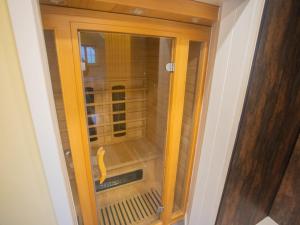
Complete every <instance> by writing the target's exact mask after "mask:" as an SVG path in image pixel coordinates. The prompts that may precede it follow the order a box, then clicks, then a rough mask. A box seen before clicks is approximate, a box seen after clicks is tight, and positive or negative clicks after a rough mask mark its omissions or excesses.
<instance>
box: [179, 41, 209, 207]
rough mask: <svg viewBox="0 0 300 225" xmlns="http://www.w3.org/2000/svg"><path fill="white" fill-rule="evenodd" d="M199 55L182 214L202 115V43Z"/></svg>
mask: <svg viewBox="0 0 300 225" xmlns="http://www.w3.org/2000/svg"><path fill="white" fill-rule="evenodd" d="M200 51H201V53H200V58H199V63H198V69H199V70H198V80H197V89H196V90H197V91H196V99H195V102H194V104H195V108H194V109H195V110H194V113H193V117H194V119H193V123H194V126H193V131H192V138H191V146H190V155H189V158H188V168H187V172H186V173H187V176H186V182H185V188H184V190H185V191H184V200H183V202H184V205H183V209H182V211H183V212H186V208H187V203H188V197H189V192H190V185H191V179H192V173H193V167H194V161H195V160H194V159H195V153H196V145H197V137H198V131H199V125H200V124H199V122H200V117H201V113H202V102H203V95H204V87H205V78H206V67H207V58H208V44H207V43H202V46H201V50H200Z"/></svg>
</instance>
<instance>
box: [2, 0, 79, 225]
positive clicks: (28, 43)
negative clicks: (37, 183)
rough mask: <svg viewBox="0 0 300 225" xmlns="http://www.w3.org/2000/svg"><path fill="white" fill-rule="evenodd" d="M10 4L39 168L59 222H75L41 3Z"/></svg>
mask: <svg viewBox="0 0 300 225" xmlns="http://www.w3.org/2000/svg"><path fill="white" fill-rule="evenodd" d="M1 1H3V0H1ZM7 4H8V9H9V14H10V18H11V22H12V28H13V34H14V38H15V41H16V46H17V52H18V57H19V61H20V68H21V72H22V79H23V81H24V86H25V91H26V93H24V97H27V101H28V105H29V109H30V116H31V119H32V122H33V127H34V132H35V137H36V141H37V144H38V149H39V156H40V157H41V160H42V165H43V168H40V171H37V172H43V173H44V174H45V176H46V180H47V186H48V190H49V193H50V196H51V200H52V204H53V209H54V213H55V217H56V220H57V224H58V225H75V224H77V220H76V213H75V207H74V203H73V200H72V195H71V188H70V184H69V181H68V177H67V171H66V165H65V162H64V156H63V151H62V145H61V140H60V135H59V130H58V122H57V118H56V112H55V105H54V99H53V93H52V88H51V81H50V73H49V68H48V63H47V55H46V49H45V42H44V37H43V29H42V24H41V17H40V12H39V3H38V0H22V1H20V0H8V1H7ZM42 169H43V170H42ZM29 202H30V201H29ZM17 215H18V213H16V214H15V216H17ZM45 220H47V218H46V217H45ZM19 224H22V223H19ZM23 224H26V223H23ZM27 224H30V223H27ZM40 224H43V223H40ZM45 224H46V223H45Z"/></svg>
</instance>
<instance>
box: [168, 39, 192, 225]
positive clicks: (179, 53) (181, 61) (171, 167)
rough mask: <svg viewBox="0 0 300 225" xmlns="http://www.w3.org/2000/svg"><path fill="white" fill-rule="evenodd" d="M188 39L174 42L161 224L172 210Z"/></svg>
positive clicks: (169, 216)
mask: <svg viewBox="0 0 300 225" xmlns="http://www.w3.org/2000/svg"><path fill="white" fill-rule="evenodd" d="M188 47H189V40H187V39H181V38H178V39H177V40H176V44H175V54H174V59H175V65H176V70H175V73H174V74H172V78H171V90H170V101H169V108H168V109H169V110H168V128H167V136H166V139H167V140H166V149H165V154H166V155H165V158H166V159H168V160H166V166H165V170H164V177H165V181H164V182H165V183H164V189H163V190H164V194H163V204H164V206H165V209H164V212H163V215H162V221H163V224H170V218H171V215H172V211H173V202H174V191H175V183H176V173H177V162H178V155H179V144H180V136H181V125H182V116H183V105H184V93H185V81H186V71H187V58H188Z"/></svg>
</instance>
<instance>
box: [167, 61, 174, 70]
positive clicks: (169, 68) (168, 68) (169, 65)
mask: <svg viewBox="0 0 300 225" xmlns="http://www.w3.org/2000/svg"><path fill="white" fill-rule="evenodd" d="M166 71H168V72H174V71H175V63H172V62H170V63H167V64H166Z"/></svg>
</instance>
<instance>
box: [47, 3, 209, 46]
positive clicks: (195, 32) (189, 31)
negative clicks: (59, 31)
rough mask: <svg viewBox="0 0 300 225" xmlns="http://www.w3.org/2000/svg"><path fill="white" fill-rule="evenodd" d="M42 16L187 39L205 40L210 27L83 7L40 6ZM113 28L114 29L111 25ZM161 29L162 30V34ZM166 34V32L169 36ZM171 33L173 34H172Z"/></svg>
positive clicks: (57, 20) (57, 21)
mask: <svg viewBox="0 0 300 225" xmlns="http://www.w3.org/2000/svg"><path fill="white" fill-rule="evenodd" d="M41 12H42V17H43V20H44V21H49V22H50V21H51V23H52V24H53V26H55V24H57V25H58V26H59V23H60V21H62V20H67V21H69V22H73V23H78V24H80V23H83V24H91V26H92V24H98V25H99V24H101V26H102V29H104V30H106V29H109V28H110V30H111V31H114V30H115V31H119V32H126V31H127V32H131V33H136V34H140V33H144V32H145V31H146V30H148V32H146V33H144V34H146V35H159V36H162V35H164V34H166V36H170V37H172V36H174V35H175V36H178V37H182V38H188V39H196V40H201V41H204V42H208V41H209V39H210V30H211V28H210V27H207V26H202V25H194V24H187V23H180V22H174V21H167V20H161V19H157V18H145V17H139V18H138V19H137V17H136V16H131V15H123V14H115V13H107V12H98V11H91V10H84V9H71V8H62V7H54V6H42V7H41ZM112 27H114V29H113V28H112ZM118 29H122V30H118ZM161 32H162V33H161ZM168 33H169V35H168ZM171 33H172V34H171Z"/></svg>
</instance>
